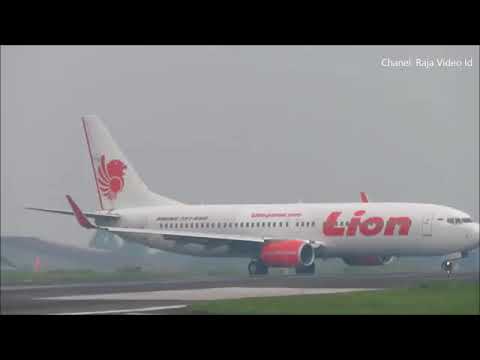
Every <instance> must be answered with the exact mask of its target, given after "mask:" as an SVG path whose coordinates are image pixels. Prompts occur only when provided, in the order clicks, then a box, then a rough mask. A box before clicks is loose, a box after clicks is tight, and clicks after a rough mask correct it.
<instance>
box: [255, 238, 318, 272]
mask: <svg viewBox="0 0 480 360" xmlns="http://www.w3.org/2000/svg"><path fill="white" fill-rule="evenodd" d="M260 260H261V261H262V262H263V263H264V264H265V265H266V266H268V267H299V266H303V267H308V266H311V265H312V264H313V262H314V261H315V251H314V249H313V247H312V245H310V244H309V243H307V242H305V241H302V240H280V241H270V242H268V243H266V244H265V245H264V246H263V248H262V250H261V253H260Z"/></svg>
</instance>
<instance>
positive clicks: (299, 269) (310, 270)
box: [295, 263, 315, 275]
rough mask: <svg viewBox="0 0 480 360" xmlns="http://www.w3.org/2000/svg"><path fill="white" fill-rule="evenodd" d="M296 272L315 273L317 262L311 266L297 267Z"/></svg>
mask: <svg viewBox="0 0 480 360" xmlns="http://www.w3.org/2000/svg"><path fill="white" fill-rule="evenodd" d="M295 273H296V274H310V275H313V274H315V263H313V264H312V265H310V266H298V267H296V268H295Z"/></svg>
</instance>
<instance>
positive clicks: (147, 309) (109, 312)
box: [49, 305, 187, 315]
mask: <svg viewBox="0 0 480 360" xmlns="http://www.w3.org/2000/svg"><path fill="white" fill-rule="evenodd" d="M186 307H187V305H172V306H154V307H146V308H134V309H117V310H100V311H83V312H73V313H57V314H49V315H97V314H98V315H100V314H122V313H138V312H143V311H159V310H171V309H183V308H186Z"/></svg>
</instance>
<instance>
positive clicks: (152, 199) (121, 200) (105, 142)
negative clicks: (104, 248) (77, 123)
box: [82, 115, 181, 210]
mask: <svg viewBox="0 0 480 360" xmlns="http://www.w3.org/2000/svg"><path fill="white" fill-rule="evenodd" d="M82 123H83V130H84V132H85V138H86V142H87V147H88V152H89V156H90V161H91V165H92V168H93V176H94V180H95V185H96V187H97V195H98V202H99V207H100V209H101V210H112V209H121V208H130V207H137V206H155V205H175V204H177V205H178V204H181V203H180V202H178V201H175V200H172V199H169V198H166V197H163V196H160V195H158V194H155V193H153V192H151V191H150V190H149V189H148V188H147V186H146V185H145V183H144V182H143V181H142V179H141V178H140V176H139V175H138V173H137V172H136V171H135V169H134V168H133V166H132V164H131V163H130V162H129V161H128V160H127V158H126V157H125V155H124V154H123V153H122V151H121V150H120V148H119V147H118V145H117V144H116V143H115V141H114V140H113V138H112V136H111V135H110V132H109V131H108V129H107V128H106V127H105V125H104V124H103V122H102V121H101V120H100V118H98V117H97V116H95V115H88V116H84V117H82Z"/></svg>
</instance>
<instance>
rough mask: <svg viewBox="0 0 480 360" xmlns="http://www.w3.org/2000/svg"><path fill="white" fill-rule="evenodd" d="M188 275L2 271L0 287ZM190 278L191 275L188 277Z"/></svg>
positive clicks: (154, 278) (122, 272)
mask: <svg viewBox="0 0 480 360" xmlns="http://www.w3.org/2000/svg"><path fill="white" fill-rule="evenodd" d="M188 275H190V274H181V273H174V274H171V273H159V272H148V271H131V270H118V271H110V272H99V271H93V270H51V271H41V272H37V273H35V272H32V271H2V272H1V284H2V285H26V284H58V283H78V282H108V281H135V280H138V281H141V280H159V279H163V278H169V279H171V278H181V277H182V276H183V277H187V276H188ZM190 276H191V275H190Z"/></svg>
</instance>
